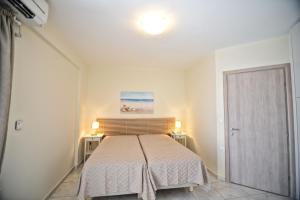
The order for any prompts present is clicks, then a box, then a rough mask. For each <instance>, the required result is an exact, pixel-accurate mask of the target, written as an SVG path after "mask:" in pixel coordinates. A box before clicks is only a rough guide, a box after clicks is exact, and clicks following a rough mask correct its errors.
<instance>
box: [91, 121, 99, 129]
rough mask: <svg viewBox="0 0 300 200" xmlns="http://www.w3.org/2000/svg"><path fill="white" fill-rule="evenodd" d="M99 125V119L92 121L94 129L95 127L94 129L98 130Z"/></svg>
mask: <svg viewBox="0 0 300 200" xmlns="http://www.w3.org/2000/svg"><path fill="white" fill-rule="evenodd" d="M99 127H100V123H99V122H97V121H93V123H92V129H93V130H96V129H98V128H99Z"/></svg>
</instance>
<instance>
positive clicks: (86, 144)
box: [83, 134, 104, 162]
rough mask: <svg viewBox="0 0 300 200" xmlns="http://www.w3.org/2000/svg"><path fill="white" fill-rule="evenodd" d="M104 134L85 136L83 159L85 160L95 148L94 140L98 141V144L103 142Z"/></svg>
mask: <svg viewBox="0 0 300 200" xmlns="http://www.w3.org/2000/svg"><path fill="white" fill-rule="evenodd" d="M103 137H104V134H98V135H95V136H93V135H87V136H85V137H84V155H83V160H84V162H85V160H86V157H87V156H88V155H91V154H92V153H93V151H94V149H92V146H91V144H92V142H98V144H99V143H100V142H101V140H102V139H103Z"/></svg>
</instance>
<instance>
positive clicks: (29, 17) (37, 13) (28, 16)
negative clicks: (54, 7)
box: [7, 0, 49, 26]
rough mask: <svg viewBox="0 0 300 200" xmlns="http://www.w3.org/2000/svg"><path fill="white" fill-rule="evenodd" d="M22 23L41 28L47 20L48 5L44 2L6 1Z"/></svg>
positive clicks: (42, 0)
mask: <svg viewBox="0 0 300 200" xmlns="http://www.w3.org/2000/svg"><path fill="white" fill-rule="evenodd" d="M7 2H8V4H9V5H10V6H11V7H12V9H13V10H14V11H16V12H17V18H18V19H20V20H21V21H22V22H25V23H28V24H31V25H35V26H42V25H43V24H45V23H46V22H47V19H48V9H49V6H48V3H47V2H46V1H45V0H7Z"/></svg>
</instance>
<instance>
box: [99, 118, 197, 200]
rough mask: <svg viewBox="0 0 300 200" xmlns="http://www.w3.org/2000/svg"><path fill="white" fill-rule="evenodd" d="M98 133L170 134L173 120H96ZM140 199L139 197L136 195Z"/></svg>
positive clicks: (173, 125) (192, 185)
mask: <svg viewBox="0 0 300 200" xmlns="http://www.w3.org/2000/svg"><path fill="white" fill-rule="evenodd" d="M97 121H98V122H99V123H100V127H99V131H100V132H102V133H104V135H143V134H170V133H171V132H172V130H174V128H175V121H176V120H175V118H173V117H169V118H98V119H97ZM195 186H198V185H196V184H185V185H174V186H168V187H160V188H157V189H172V188H188V189H189V191H190V192H192V191H193V187H195ZM138 197H140V195H138Z"/></svg>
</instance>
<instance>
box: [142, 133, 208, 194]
mask: <svg viewBox="0 0 300 200" xmlns="http://www.w3.org/2000/svg"><path fill="white" fill-rule="evenodd" d="M139 139H140V142H141V144H142V148H143V150H144V153H145V155H146V159H147V162H148V170H149V171H148V172H149V176H150V179H151V182H152V186H153V189H154V190H157V189H160V188H165V187H170V186H171V187H172V186H174V187H176V186H183V185H189V184H199V185H203V184H206V183H208V177H207V170H206V167H205V165H204V163H203V161H202V160H201V159H200V157H199V156H197V155H196V154H195V153H193V152H192V151H190V150H189V149H187V148H185V147H184V146H182V145H181V144H179V143H178V142H176V141H175V140H173V139H172V138H170V137H169V136H167V135H140V136H139Z"/></svg>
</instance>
